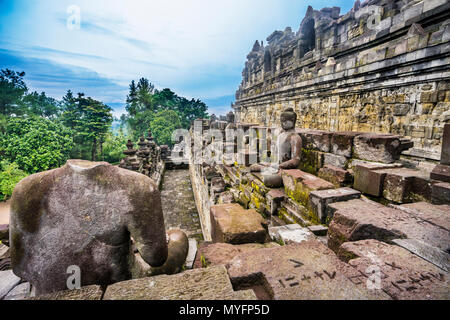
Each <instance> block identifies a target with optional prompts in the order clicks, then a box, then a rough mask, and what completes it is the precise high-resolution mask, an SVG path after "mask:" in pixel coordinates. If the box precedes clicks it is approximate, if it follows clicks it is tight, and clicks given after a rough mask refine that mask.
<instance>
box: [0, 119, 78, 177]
mask: <svg viewBox="0 0 450 320" xmlns="http://www.w3.org/2000/svg"><path fill="white" fill-rule="evenodd" d="M0 144H1V145H0V150H2V153H3V156H4V157H5V158H6V159H7V160H8V161H9V162H11V163H12V162H15V163H17V165H18V166H19V168H20V169H21V170H24V171H26V172H28V173H35V172H39V171H45V170H49V169H52V168H57V167H60V166H61V165H63V164H64V163H65V162H66V160H67V159H68V158H69V154H70V151H71V150H72V147H73V141H72V131H71V130H70V129H68V128H66V127H64V126H63V125H62V124H60V123H58V122H55V121H51V120H48V119H45V118H40V117H30V118H10V119H9V121H8V124H7V125H6V130H5V134H4V135H3V136H2V139H1V140H0Z"/></svg>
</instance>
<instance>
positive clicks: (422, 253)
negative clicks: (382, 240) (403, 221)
mask: <svg viewBox="0 0 450 320" xmlns="http://www.w3.org/2000/svg"><path fill="white" fill-rule="evenodd" d="M392 243H394V244H396V245H398V246H399V247H402V248H404V249H406V250H408V251H409V252H412V253H414V254H415V255H416V256H419V257H421V258H422V259H424V260H426V261H428V262H430V263H432V264H434V265H435V266H436V267H438V268H440V269H442V270H444V271H445V272H450V254H448V253H447V252H444V251H442V250H439V249H437V248H435V247H432V246H430V245H428V244H426V243H424V242H421V241H418V240H415V239H394V240H392Z"/></svg>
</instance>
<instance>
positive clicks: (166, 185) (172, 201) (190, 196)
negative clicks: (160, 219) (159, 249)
mask: <svg viewBox="0 0 450 320" xmlns="http://www.w3.org/2000/svg"><path fill="white" fill-rule="evenodd" d="M161 204H162V209H163V214H164V224H165V226H166V229H167V230H169V229H172V228H176V229H180V230H182V231H183V232H184V233H186V235H187V236H188V238H190V237H193V236H195V237H198V238H202V227H201V225H200V218H199V215H198V211H197V208H196V206H195V199H194V193H193V190H192V185H191V181H190V179H189V170H166V172H165V174H164V180H163V186H162V190H161Z"/></svg>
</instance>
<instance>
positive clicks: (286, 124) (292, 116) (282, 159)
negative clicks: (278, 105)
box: [277, 108, 302, 169]
mask: <svg viewBox="0 0 450 320" xmlns="http://www.w3.org/2000/svg"><path fill="white" fill-rule="evenodd" d="M296 121H297V114H296V113H295V112H294V110H293V109H292V108H287V109H285V110H284V111H283V112H282V113H281V128H282V129H283V131H282V132H281V134H280V135H279V136H278V139H277V147H278V161H279V164H280V165H279V167H280V169H298V166H299V165H300V159H301V152H302V138H301V137H300V136H299V135H298V134H297V133H296V132H295V123H296Z"/></svg>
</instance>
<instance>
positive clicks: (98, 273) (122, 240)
mask: <svg viewBox="0 0 450 320" xmlns="http://www.w3.org/2000/svg"><path fill="white" fill-rule="evenodd" d="M130 235H131V237H133V238H134V239H135V241H136V243H137V249H138V250H139V252H140V254H141V255H142V257H143V259H144V260H145V261H146V262H147V263H149V264H150V265H152V266H155V267H158V266H161V265H162V264H164V262H165V261H166V259H167V252H168V249H167V239H166V233H165V227H164V219H163V214H162V209H161V199H160V194H159V190H158V187H157V186H156V184H155V183H154V182H153V181H152V180H151V179H150V178H148V177H146V176H144V175H142V174H139V173H136V172H132V171H129V170H125V169H121V168H118V167H115V166H112V165H110V164H108V163H106V162H89V161H82V160H69V161H68V162H67V163H66V165H64V166H63V167H61V168H58V169H54V170H50V171H45V172H41V173H37V174H33V175H31V176H29V177H27V178H25V179H23V180H22V181H21V182H20V183H19V184H18V185H17V186H16V188H15V190H14V193H13V195H12V201H11V221H10V240H11V260H12V266H13V270H14V273H15V274H16V275H18V276H19V277H21V278H22V279H25V280H27V281H29V282H30V283H31V284H32V285H33V286H35V287H36V293H37V294H42V293H49V292H53V291H60V290H65V289H67V281H68V278H69V276H71V275H72V273H67V272H68V268H69V267H71V266H72V267H71V268H74V267H73V266H77V267H78V268H79V270H80V276H81V277H80V278H81V279H80V280H81V285H82V286H87V285H92V284H97V285H108V284H111V283H114V282H118V281H122V280H127V279H130V278H131V272H130V268H131V265H132V264H133V260H134V255H133V251H132V249H131V241H130ZM73 270H76V268H75V269H73ZM74 275H75V274H74Z"/></svg>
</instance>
